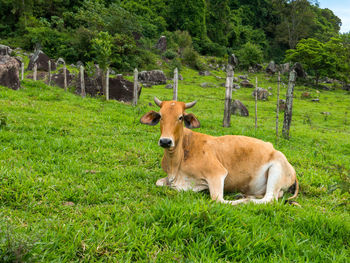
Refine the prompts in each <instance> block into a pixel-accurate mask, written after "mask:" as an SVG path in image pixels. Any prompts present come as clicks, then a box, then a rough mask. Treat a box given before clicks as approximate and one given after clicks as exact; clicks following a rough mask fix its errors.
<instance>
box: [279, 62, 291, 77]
mask: <svg viewBox="0 0 350 263" xmlns="http://www.w3.org/2000/svg"><path fill="white" fill-rule="evenodd" d="M280 70H281V74H284V73H288V72H289V71H290V64H289V63H284V64H281V65H280Z"/></svg>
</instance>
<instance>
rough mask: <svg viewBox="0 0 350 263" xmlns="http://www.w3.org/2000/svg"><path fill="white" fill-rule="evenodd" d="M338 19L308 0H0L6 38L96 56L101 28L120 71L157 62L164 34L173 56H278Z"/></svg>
mask: <svg viewBox="0 0 350 263" xmlns="http://www.w3.org/2000/svg"><path fill="white" fill-rule="evenodd" d="M340 25H341V21H340V19H339V18H338V17H337V16H335V15H334V14H333V12H332V11H331V10H329V9H321V8H319V7H318V5H317V1H308V0H253V1H244V0H220V1H219V0H185V1H176V0H165V1H162V0H129V1H125V0H124V1H123V0H49V1H43V0H15V1H12V0H0V41H1V43H3V44H9V45H10V46H13V47H22V48H24V49H26V50H33V49H34V48H36V47H41V48H42V49H43V50H44V52H46V53H47V54H48V55H49V56H51V57H55V58H57V57H63V58H65V59H66V60H67V61H68V62H70V63H75V62H77V61H78V60H80V61H83V62H89V61H96V50H95V49H94V48H93V45H92V41H93V39H96V38H98V34H99V32H101V31H103V32H106V33H108V34H109V35H110V36H111V42H112V44H113V46H112V53H111V57H110V58H109V61H110V65H111V66H112V67H114V68H116V69H118V70H120V71H129V70H131V69H132V68H133V67H136V66H137V67H143V68H145V67H147V66H148V67H149V66H152V64H153V63H155V59H154V54H157V53H158V54H159V53H160V52H158V51H157V50H155V48H154V47H155V43H156V41H157V39H158V38H159V36H160V35H166V36H167V37H168V39H169V38H170V39H171V40H170V42H172V43H169V46H170V51H169V50H168V51H167V53H166V54H163V56H164V57H166V58H168V59H170V60H175V62H172V63H173V64H177V63H178V62H179V61H180V60H181V59H183V55H184V53H183V52H184V51H185V50H186V52H185V53H186V54H187V57H190V56H188V55H191V56H192V57H196V56H198V54H193V52H196V53H200V54H204V55H214V56H219V57H225V56H227V55H228V54H230V53H238V54H239V53H241V54H245V55H247V53H246V52H243V51H242V50H246V49H247V47H249V46H250V47H251V45H254V46H255V50H261V51H262V53H261V52H259V51H258V52H259V58H258V60H261V59H260V53H261V55H262V59H264V60H270V59H273V60H275V61H276V62H281V61H283V60H284V55H285V51H286V50H287V49H294V48H296V46H297V43H298V42H299V41H300V40H301V39H306V38H313V39H315V40H317V41H319V42H321V43H326V42H327V41H329V40H330V39H331V38H332V37H337V38H338V37H339V29H340ZM176 32H188V33H189V38H190V41H187V43H189V42H191V43H190V44H187V45H186V47H184V46H183V43H180V42H179V38H178V37H177V36H176ZM177 34H178V33H177ZM189 51H191V52H189ZM97 60H98V59H97ZM241 61H243V58H242V59H241ZM192 64H193V66H194V67H197V68H198V67H199V66H200V63H198V62H193V63H192ZM249 64H250V62H244V63H243V66H247V65H249Z"/></svg>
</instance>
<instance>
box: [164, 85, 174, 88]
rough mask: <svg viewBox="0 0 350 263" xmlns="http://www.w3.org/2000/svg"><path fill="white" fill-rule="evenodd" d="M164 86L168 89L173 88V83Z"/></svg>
mask: <svg viewBox="0 0 350 263" xmlns="http://www.w3.org/2000/svg"><path fill="white" fill-rule="evenodd" d="M164 88H166V89H172V88H173V85H172V84H167V85H166V86H165V87H164Z"/></svg>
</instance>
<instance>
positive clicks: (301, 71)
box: [292, 62, 306, 79]
mask: <svg viewBox="0 0 350 263" xmlns="http://www.w3.org/2000/svg"><path fill="white" fill-rule="evenodd" d="M292 70H295V72H296V73H297V77H298V78H303V79H304V78H306V72H305V71H304V69H303V66H302V65H301V64H300V63H299V62H296V63H295V64H294V65H293V67H292Z"/></svg>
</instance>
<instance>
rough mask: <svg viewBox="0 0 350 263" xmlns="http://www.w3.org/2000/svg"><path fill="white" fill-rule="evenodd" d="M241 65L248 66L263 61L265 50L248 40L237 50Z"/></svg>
mask: <svg viewBox="0 0 350 263" xmlns="http://www.w3.org/2000/svg"><path fill="white" fill-rule="evenodd" d="M237 56H238V60H239V65H240V67H242V68H245V69H246V68H248V67H249V66H254V65H255V64H258V63H261V62H262V60H263V51H262V50H261V48H260V47H259V46H258V45H255V44H252V43H250V42H247V43H246V44H244V45H243V46H242V48H241V49H239V50H238V52H237Z"/></svg>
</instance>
